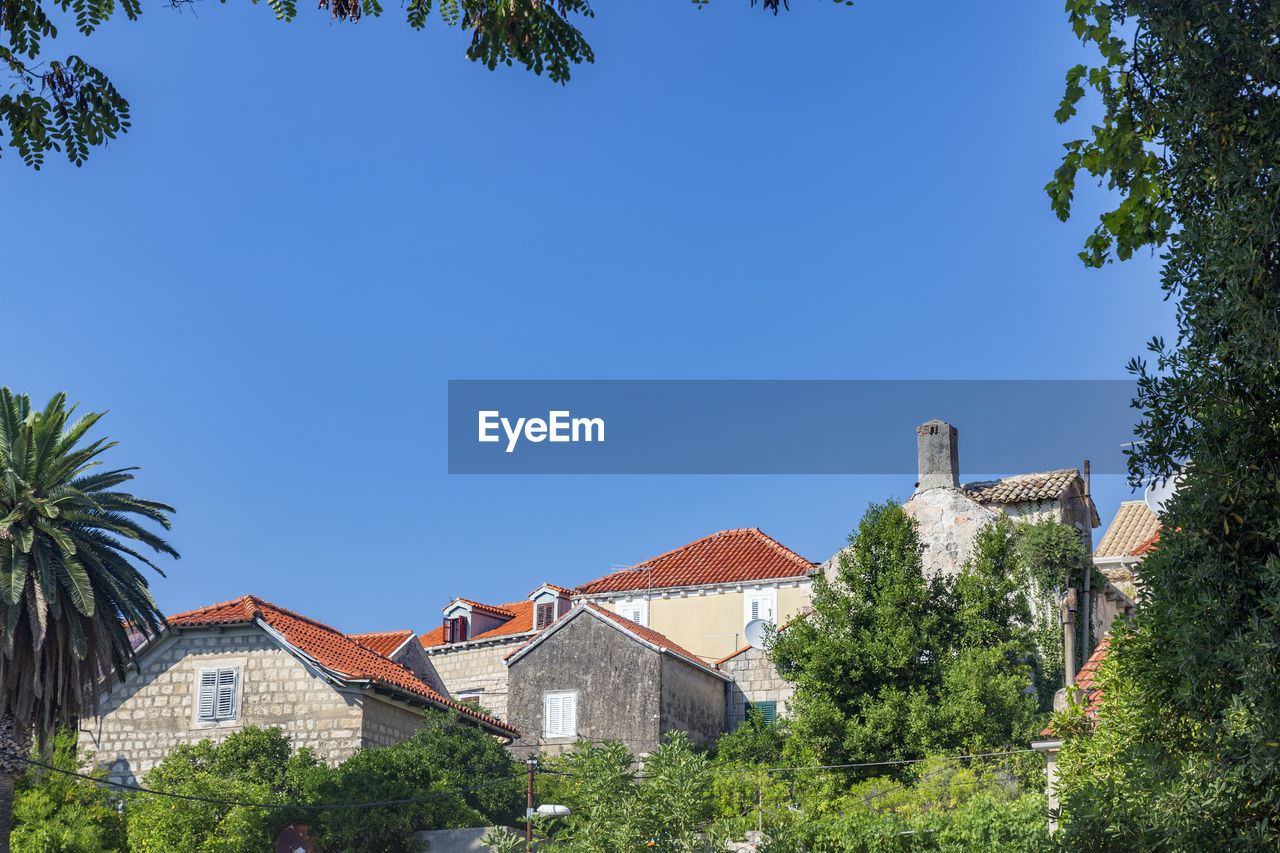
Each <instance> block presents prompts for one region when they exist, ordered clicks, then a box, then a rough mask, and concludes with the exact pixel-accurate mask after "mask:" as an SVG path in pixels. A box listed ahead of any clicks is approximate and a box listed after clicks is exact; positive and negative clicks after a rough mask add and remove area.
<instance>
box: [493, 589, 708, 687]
mask: <svg viewBox="0 0 1280 853" xmlns="http://www.w3.org/2000/svg"><path fill="white" fill-rule="evenodd" d="M583 613H589V614H591V618H593V619H596V620H598V621H600V622H601V623H603V624H605V625H608V626H609V627H610V628H613V629H614V630H616V631H618V632H619V633H621V634H624V635H625V636H627V637H630V638H631V639H632V640H635V641H636V642H637V643H640V644H641V645H642V646H645V647H646V648H649V649H652V650H653V651H655V652H657V653H658V654H661V655H667V656H669V657H671V658H673V659H674V660H678V661H680V662H681V663H684V664H686V665H688V666H692V667H695V668H696V669H700V670H702V671H703V672H706V673H707V674H709V675H714V676H715V677H716V678H718V679H720V680H721V681H733V677H732V676H730V675H727V674H725V673H723V672H721V671H720V670H718V669H716V668H715V667H714V666H712V665H711V664H708V663H705V662H702V661H699V662H698V663H696V664H695V663H694V662H693V661H692V660H689V659H688V658H686V657H685V656H684V655H682V654H679V653H678V652H674V651H672V650H671V649H669V648H667V647H666V646H662V645H659V644H657V643H654V642H651V641H650V640H648V639H646V638H644V637H642V636H641V635H639V634H636V633H633V632H631V631H628V630H627V629H626V627H625V626H623V625H620V624H618V623H617V622H615V621H614V620H612V619H610V618H609V617H608V616H605V615H603V614H601V613H599V612H597V611H596V610H593V609H592V608H590V607H575V608H573V609H572V610H570V611H569V612H568V613H567V614H565V615H564V616H561V617H560V618H559V619H557V620H556V621H555V622H553V623H552V624H551V627H549V628H545V629H543V631H542V632H541V633H540V634H538V635H537V636H536V637H534V638H533V639H532V640H530V641H529V642H527V643H525V644H524V645H523V646H521V647H520V648H518V649H516V650H515V651H514V652H512V653H511V654H509V655H507V656H506V657H505V658H504V659H503V660H505V661H506V663H507V666H508V667H510V666H511V664H513V663H515V662H516V661H518V660H519V659H520V658H522V657H524V656H525V655H527V654H528V653H529V652H531V651H533V650H534V649H535V648H537V647H538V646H539V645H541V644H542V643H544V642H546V640H547V638H549V637H551V636H552V635H554V634H555V633H556V632H557V631H559V630H561V629H562V628H564V626H565V625H568V624H569V623H570V622H572V621H573V620H574V619H580V618H582V614H583Z"/></svg>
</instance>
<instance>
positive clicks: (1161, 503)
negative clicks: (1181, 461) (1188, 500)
mask: <svg viewBox="0 0 1280 853" xmlns="http://www.w3.org/2000/svg"><path fill="white" fill-rule="evenodd" d="M1182 477H1183V474H1182V468H1181V467H1179V468H1178V471H1177V473H1175V474H1172V475H1170V476H1169V477H1166V478H1165V479H1163V480H1156V481H1154V482H1152V483H1151V484H1150V485H1148V486H1147V488H1146V490H1145V491H1144V492H1143V493H1142V499H1143V500H1144V501H1146V503H1147V509H1149V510H1151V511H1152V512H1154V513H1155V514H1156V515H1159V514H1160V512H1161V511H1162V510H1163V509H1164V508H1165V505H1166V504H1168V503H1169V499H1170V498H1172V497H1173V496H1174V495H1175V494H1176V493H1177V491H1178V484H1179V483H1181V482H1182Z"/></svg>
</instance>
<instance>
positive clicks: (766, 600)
mask: <svg viewBox="0 0 1280 853" xmlns="http://www.w3.org/2000/svg"><path fill="white" fill-rule="evenodd" d="M752 604H756V605H757V610H756V612H757V614H758V615H755V616H752V614H751V605H752ZM752 619H763V620H765V621H766V622H772V623H774V624H775V625H776V624H777V622H778V591H777V590H776V589H749V590H747V591H746V592H744V593H743V595H742V625H743V627H744V628H745V627H746V626H747V624H748V623H749V622H751V620H752Z"/></svg>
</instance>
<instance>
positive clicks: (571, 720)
mask: <svg viewBox="0 0 1280 853" xmlns="http://www.w3.org/2000/svg"><path fill="white" fill-rule="evenodd" d="M560 708H561V712H560V723H561V728H560V731H561V735H560V736H561V737H576V736H577V734H578V697H577V696H575V695H573V694H572V693H570V694H569V695H568V696H565V697H564V702H563V703H562V704H561V706H560Z"/></svg>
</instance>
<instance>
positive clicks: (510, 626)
mask: <svg viewBox="0 0 1280 853" xmlns="http://www.w3.org/2000/svg"><path fill="white" fill-rule="evenodd" d="M459 600H460V601H462V600H465V599H459ZM468 603H471V602H468ZM481 607H482V608H484V610H485V611H487V612H493V611H501V612H504V613H508V614H510V618H508V619H507V621H506V622H503V623H502V624H501V625H499V626H497V627H496V628H490V629H489V630H488V631H485V632H484V633H482V634H477V635H475V636H474V637H468V638H467V642H471V641H472V640H494V639H498V638H500V637H510V636H514V635H516V634H527V633H529V632H530V631H532V630H533V602H532V601H527V600H526V601H513V602H511V603H510V604H503V605H501V606H500V607H495V606H493V605H489V604H484V605H481ZM418 641H419V642H420V643H422V645H423V647H424V648H432V647H434V646H443V645H444V644H445V642H444V626H443V625H441V626H440V627H438V628H432V629H431V630H430V631H428V632H427V633H425V634H423V635H422V636H421V637H419V638H418Z"/></svg>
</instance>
